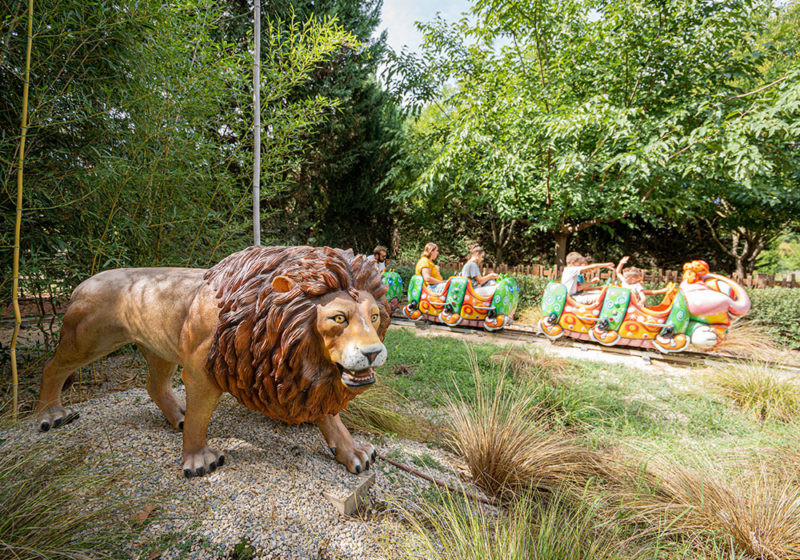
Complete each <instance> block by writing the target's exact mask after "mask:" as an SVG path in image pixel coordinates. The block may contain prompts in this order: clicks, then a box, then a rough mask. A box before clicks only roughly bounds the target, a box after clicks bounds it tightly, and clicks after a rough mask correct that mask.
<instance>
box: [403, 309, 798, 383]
mask: <svg viewBox="0 0 800 560" xmlns="http://www.w3.org/2000/svg"><path fill="white" fill-rule="evenodd" d="M391 318H392V325H391V326H393V327H414V328H416V329H420V330H428V331H442V332H450V333H455V334H458V335H461V336H472V337H476V338H477V337H480V338H485V339H488V340H483V341H482V342H489V341H491V339H493V338H494V339H505V340H513V341H520V342H528V343H531V344H533V345H534V346H537V347H539V348H548V347H551V346H560V347H566V348H579V349H580V350H583V351H588V350H599V351H601V352H605V353H607V354H616V355H618V356H635V357H639V358H641V359H642V361H644V362H645V363H648V364H649V363H652V362H662V363H665V364H670V365H676V366H683V367H687V366H703V365H711V364H724V363H726V362H727V363H730V362H752V361H753V360H752V359H748V358H742V357H740V356H734V355H732V354H723V353H714V354H711V353H708V352H693V351H683V352H678V353H674V354H664V353H661V352H658V351H657V350H647V349H642V348H631V347H627V346H603V345H601V344H593V343H591V342H582V341H579V340H575V339H571V338H567V337H562V338H560V339H558V340H557V341H551V340H550V339H548V338H547V337H546V336H544V334H542V333H541V332H539V331H538V330H537V328H536V327H535V326H534V325H526V324H519V323H514V324H511V325H509V326H507V327H505V328H504V329H502V330H499V331H492V332H489V331H485V330H482V329H477V328H472V327H451V326H448V325H444V324H441V323H432V322H430V321H427V320H420V321H411V320H409V319H407V318H405V317H403V316H402V315H392V317H391ZM759 362H761V363H764V364H768V365H769V366H770V367H773V368H776V369H780V370H782V371H783V372H785V373H788V374H790V375H794V376H798V377H800V365H796V364H790V363H785V362H776V361H771V360H759Z"/></svg>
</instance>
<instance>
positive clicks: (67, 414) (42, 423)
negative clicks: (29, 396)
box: [36, 406, 80, 432]
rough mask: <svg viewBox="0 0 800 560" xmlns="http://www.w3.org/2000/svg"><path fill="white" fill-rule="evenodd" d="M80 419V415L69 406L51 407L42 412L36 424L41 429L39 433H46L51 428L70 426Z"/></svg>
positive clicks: (37, 417)
mask: <svg viewBox="0 0 800 560" xmlns="http://www.w3.org/2000/svg"><path fill="white" fill-rule="evenodd" d="M79 417H80V414H78V412H77V411H76V410H74V409H72V408H70V407H68V406H66V407H65V406H51V407H49V408H46V409H44V410H42V411H41V412H40V413H39V414H38V415H37V416H36V424H37V425H38V427H39V431H41V432H46V431H47V430H49V429H50V428H58V427H59V426H63V425H65V424H69V423H70V422H72V421H73V420H76V419H77V418H79Z"/></svg>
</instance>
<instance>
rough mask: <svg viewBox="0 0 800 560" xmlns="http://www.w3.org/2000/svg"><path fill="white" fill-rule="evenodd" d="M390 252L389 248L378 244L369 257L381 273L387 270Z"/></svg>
mask: <svg viewBox="0 0 800 560" xmlns="http://www.w3.org/2000/svg"><path fill="white" fill-rule="evenodd" d="M388 252H389V249H387V248H386V247H384V246H383V245H378V246H377V247H375V250H373V251H372V254H371V255H370V256H368V257H367V260H368V261H369V262H371V263H374V264H375V268H377V269H378V272H379V273H381V274H382V273H383V272H384V271H385V270H386V254H387V253H388Z"/></svg>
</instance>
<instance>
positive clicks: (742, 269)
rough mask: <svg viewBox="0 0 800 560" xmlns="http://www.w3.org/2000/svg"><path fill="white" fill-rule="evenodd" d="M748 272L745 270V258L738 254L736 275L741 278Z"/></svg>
mask: <svg viewBox="0 0 800 560" xmlns="http://www.w3.org/2000/svg"><path fill="white" fill-rule="evenodd" d="M746 274H747V272H746V271H745V266H744V259H742V257H740V256H737V257H736V275H737V276H738V277H739V278H744V277H745V275H746Z"/></svg>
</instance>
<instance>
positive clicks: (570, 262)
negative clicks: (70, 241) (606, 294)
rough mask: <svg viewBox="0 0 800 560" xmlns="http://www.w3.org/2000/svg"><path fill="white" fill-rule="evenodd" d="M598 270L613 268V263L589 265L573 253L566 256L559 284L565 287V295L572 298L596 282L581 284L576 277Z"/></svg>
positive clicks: (577, 254)
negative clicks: (565, 264)
mask: <svg viewBox="0 0 800 560" xmlns="http://www.w3.org/2000/svg"><path fill="white" fill-rule="evenodd" d="M600 268H611V269H613V268H614V263H595V264H589V261H588V260H587V259H586V257H584V256H583V255H581V254H580V253H577V252H575V251H573V252H571V253H570V254H568V255H567V266H566V267H564V272H562V273H561V283H562V284H564V286H566V287H567V294H569V295H571V296H573V295H575V294H577V293H578V292H579V291H581V289H583V288H584V287H585V286H588V285H589V284H593V283H594V282H596V280H594V281H591V282H581V281H580V279H579V278H578V276H581V275H582V274H583V273H584V272H589V271H591V270H598V269H600Z"/></svg>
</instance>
